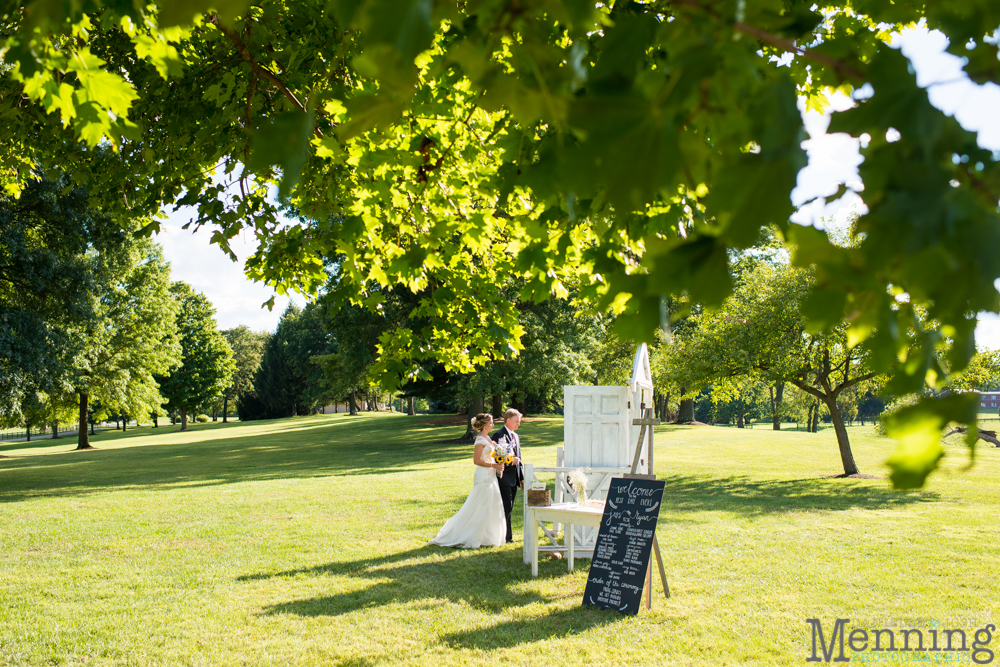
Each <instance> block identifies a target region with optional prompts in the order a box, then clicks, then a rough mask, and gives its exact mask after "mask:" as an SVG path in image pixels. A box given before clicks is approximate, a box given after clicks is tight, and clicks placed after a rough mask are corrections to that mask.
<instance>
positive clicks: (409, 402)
mask: <svg viewBox="0 0 1000 667" xmlns="http://www.w3.org/2000/svg"><path fill="white" fill-rule="evenodd" d="M406 414H407V415H409V416H410V417H412V416H414V415H415V414H417V411H416V410H415V409H414V407H413V397H412V396H407V397H406Z"/></svg>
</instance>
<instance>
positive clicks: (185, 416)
mask: <svg viewBox="0 0 1000 667" xmlns="http://www.w3.org/2000/svg"><path fill="white" fill-rule="evenodd" d="M181 430H182V431H186V430H188V411H187V408H181Z"/></svg>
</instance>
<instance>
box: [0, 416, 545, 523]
mask: <svg viewBox="0 0 1000 667" xmlns="http://www.w3.org/2000/svg"><path fill="white" fill-rule="evenodd" d="M213 426H214V425H213ZM254 426H261V429H260V430H257V431H254V432H252V433H250V434H247V433H246V432H243V433H241V432H239V431H233V432H232V433H231V434H229V433H228V432H227V431H228V430H230V429H228V428H227V427H228V425H226V426H223V425H221V424H220V425H218V426H214V427H213V428H209V429H204V430H201V429H199V430H201V432H200V433H199V432H198V431H193V432H192V433H190V434H186V435H184V436H182V437H183V438H184V441H182V442H177V441H176V440H175V439H172V438H168V437H167V436H170V435H175V436H176V435H177V432H176V430H174V429H166V428H164V427H162V426H161V427H160V429H157V430H156V431H154V430H153V429H150V428H144V429H136V430H135V431H130V432H128V433H125V434H123V433H121V432H118V434H117V435H116V437H114V438H111V439H113V440H114V441H115V445H116V446H115V447H114V448H106V449H101V448H100V447H101V442H105V443H106V442H108V441H109V440H111V439H105V440H103V441H98V442H96V443H95V444H96V446H97V447H98V449H95V450H92V451H84V452H74V451H71V450H70V449H69V447H71V446H72V444H71V443H64V444H65V445H66V446H67V450H66V451H63V452H58V453H49V454H47V455H44V456H18V457H11V458H5V459H3V461H2V462H0V503H2V502H13V501H18V500H22V499H24V498H31V497H46V496H70V495H80V494H87V493H93V492H96V491H100V490H103V489H107V488H156V487H163V488H169V487H170V486H171V485H185V486H202V485H203V486H214V485H220V484H229V483H235V482H242V481H254V480H269V479H289V478H308V477H324V476H337V475H380V474H387V473H395V472H404V471H412V470H421V469H425V468H426V467H427V466H432V465H435V464H439V463H443V462H448V461H457V460H460V459H462V458H463V457H465V456H469V457H470V459H471V454H472V450H471V448H470V447H469V446H468V445H446V444H441V443H439V442H436V441H438V440H440V439H441V434H442V432H443V431H442V429H441V428H436V429H426V428H421V427H420V422H419V421H410V420H404V419H393V418H384V417H383V418H360V419H358V418H342V419H330V420H329V422H327V423H326V424H324V423H322V421H319V422H318V423H317V420H315V419H311V420H305V419H304V420H303V421H302V422H301V423H300V424H298V425H297V424H295V423H294V421H293V422H292V423H291V424H288V423H287V422H276V423H272V424H271V425H270V426H269V425H268V424H266V423H255V424H254ZM220 427H221V428H220ZM158 431H159V432H158ZM129 437H134V438H143V439H144V441H143V443H142V444H139V445H137V446H123V445H124V444H126V443H127V441H128V438H129ZM160 437H163V438H164V441H163V444H160V442H159V441H158V439H159V438H160ZM150 438H153V439H154V440H153V442H150V440H149V439H150ZM168 440H171V441H168ZM546 444H548V443H546ZM470 468H471V462H470Z"/></svg>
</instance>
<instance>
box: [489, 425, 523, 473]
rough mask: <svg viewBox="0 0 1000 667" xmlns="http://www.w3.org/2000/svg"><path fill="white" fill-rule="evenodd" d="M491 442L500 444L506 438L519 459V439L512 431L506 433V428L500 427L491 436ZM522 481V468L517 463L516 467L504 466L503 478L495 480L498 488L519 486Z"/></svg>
mask: <svg viewBox="0 0 1000 667" xmlns="http://www.w3.org/2000/svg"><path fill="white" fill-rule="evenodd" d="M492 437H493V440H494V441H495V442H501V441H502V440H503V439H504V438H506V439H507V440H508V441H509V442H511V443H512V444H513V445H514V456H516V457H517V458H518V459H520V458H521V438H520V437H518V435H517V433H516V432H514V431H508V430H507V427H506V426H502V427H500V430H499V431H497V432H496V433H494V434H493V436H492ZM523 481H524V467H523V466H522V465H521V463H520V461H518V463H517V465H513V466H506V467H505V468H504V469H503V477H499V478H497V482H498V483H499V484H500V486H521V482H523Z"/></svg>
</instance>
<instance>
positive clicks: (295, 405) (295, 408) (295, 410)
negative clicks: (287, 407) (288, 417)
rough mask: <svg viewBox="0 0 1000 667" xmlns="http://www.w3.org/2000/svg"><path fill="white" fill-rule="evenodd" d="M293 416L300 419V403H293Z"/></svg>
mask: <svg viewBox="0 0 1000 667" xmlns="http://www.w3.org/2000/svg"><path fill="white" fill-rule="evenodd" d="M292 416H293V417H298V416H299V402H298V401H292Z"/></svg>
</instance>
